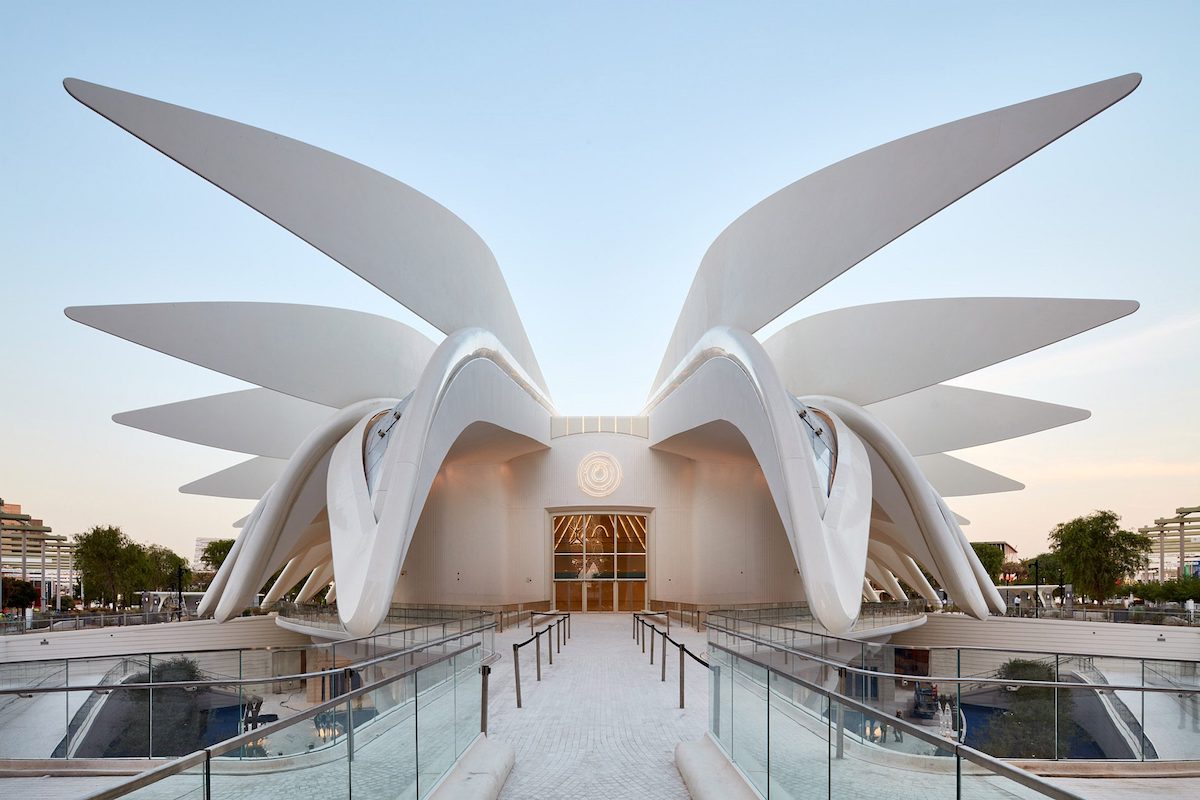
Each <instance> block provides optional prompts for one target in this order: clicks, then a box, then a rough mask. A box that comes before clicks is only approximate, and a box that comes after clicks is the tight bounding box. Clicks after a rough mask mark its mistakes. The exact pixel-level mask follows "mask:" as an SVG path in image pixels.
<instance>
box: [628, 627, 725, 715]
mask: <svg viewBox="0 0 1200 800" xmlns="http://www.w3.org/2000/svg"><path fill="white" fill-rule="evenodd" d="M656 616H660V615H658V614H637V613H635V614H634V615H633V640H634V641H635V642H637V643H638V644H640V645H641V646H642V652H643V653H644V652H646V637H647V635H649V637H650V663H651V664H653V663H654V640H655V638H656V637H658V636H662V651H661V652H662V655H661V657H660V658H659V661H660V662H662V678H661V680H662V682H663V683H666V682H667V643H668V642H670V643H671V644H673V645H675V646H676V647H677V648H679V707H680V708H683V707H684V691H683V690H684V685H685V680H684V678H685V673H686V670H685V667H686V666H687V661H686V660H685V656H691V657H692V660H694V661H695V662H696V663H697V664H699V665H700V666H702V667H704V668H705V669H708V662H707V661H706V660H705V659H704V658H703V657H701V656H698V655H696V654H695V653H693V652H692V651H691V650H689V649H688V647H687V645H685V644H684V643H683V642H677V641H675V640H674V639H672V638H671V637H670V635H669V634H668V633H667V631H669V630H670V622H671V618H670V617H669V616H668V617H667V630H662V631H660V630H659V629H658V628H657V627H655V625H654V623H652V622H647V621H646V619H645V618H646V617H656ZM647 628H648V629H649V633H648V634H647Z"/></svg>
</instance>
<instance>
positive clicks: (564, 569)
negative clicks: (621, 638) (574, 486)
mask: <svg viewBox="0 0 1200 800" xmlns="http://www.w3.org/2000/svg"><path fill="white" fill-rule="evenodd" d="M648 542H649V531H648V528H647V525H646V515H645V514H557V515H555V516H554V520H553V535H552V537H551V548H552V550H553V556H552V557H553V559H554V605H555V608H557V609H558V610H559V611H640V610H642V609H643V608H645V607H646V557H647V547H646V545H647V543H648Z"/></svg>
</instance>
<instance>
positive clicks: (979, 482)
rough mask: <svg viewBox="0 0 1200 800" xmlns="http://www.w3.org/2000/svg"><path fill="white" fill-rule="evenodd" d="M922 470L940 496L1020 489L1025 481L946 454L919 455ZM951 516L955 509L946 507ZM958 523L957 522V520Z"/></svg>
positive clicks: (919, 464) (959, 495) (918, 460)
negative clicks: (1020, 481) (1021, 481)
mask: <svg viewBox="0 0 1200 800" xmlns="http://www.w3.org/2000/svg"><path fill="white" fill-rule="evenodd" d="M917 464H918V466H920V467H921V472H923V473H925V477H926V478H928V479H929V482H930V483H931V484H932V485H933V488H934V489H936V490H937V493H938V494H940V495H941V496H942V497H966V496H968V495H973V494H992V493H994V492H1019V491H1020V490H1021V489H1024V488H1025V484H1023V483H1019V482H1017V481H1014V480H1013V479H1012V478H1006V477H1004V476H1003V475H999V474H997V473H995V472H991V471H990V470H986V469H984V468H983V467H977V466H975V465H974V464H972V463H970V462H968V461H963V460H962V459H961V458H955V457H954V456H948V455H946V454H945V453H933V454H931V455H927V456H918V457H917ZM947 512H948V513H949V514H950V518H951V519H954V512H953V511H950V510H949V509H947ZM956 526H957V523H956Z"/></svg>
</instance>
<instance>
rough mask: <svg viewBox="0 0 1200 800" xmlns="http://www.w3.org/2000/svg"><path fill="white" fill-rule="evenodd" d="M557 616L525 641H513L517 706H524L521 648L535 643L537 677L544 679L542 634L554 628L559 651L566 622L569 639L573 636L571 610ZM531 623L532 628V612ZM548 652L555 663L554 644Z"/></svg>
mask: <svg viewBox="0 0 1200 800" xmlns="http://www.w3.org/2000/svg"><path fill="white" fill-rule="evenodd" d="M533 613H535V614H540V615H541V616H543V617H544V616H549V615H547V614H545V613H543V612H540V611H537V612H533ZM557 616H558V619H556V620H555V621H554V622H551V623H550V624H549V625H547V626H546V627H545V628H543V629H542V630H540V631H538V632H537V633H535V634H533V635H532V636H530V637H529V638H528V639H526V640H525V641H523V642H514V643H513V646H512V651H513V686H514V689H515V693H516V696H517V708H523V706H522V705H521V648H522V647H524V646H525V645H527V644H529V643H530V642H533V643H534V645H533V649H534V652H535V653H536V654H537V656H536V663H537V679H538V680H539V681H540V680H541V679H542V636H543V635H545V634H549V633H550V629H551V628H554V629H555V631H556V632H557V634H558V643H557V646H558V650H559V652H562V645H563V625H564V624H565V625H566V628H567V639H568V640H569V639H570V638H571V614H570V613H569V612H566V613H562V614H557ZM529 624H530V628H531V629H532V627H533V616H532V614H531V615H530V617H529ZM547 652H548V653H549V654H550V663H551V664H553V663H554V647H553V646H552V647H548V648H547Z"/></svg>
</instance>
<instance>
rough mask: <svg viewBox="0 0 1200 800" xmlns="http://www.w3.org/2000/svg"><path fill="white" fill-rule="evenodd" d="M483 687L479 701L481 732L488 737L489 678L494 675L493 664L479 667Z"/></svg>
mask: <svg viewBox="0 0 1200 800" xmlns="http://www.w3.org/2000/svg"><path fill="white" fill-rule="evenodd" d="M479 673H480V676H481V683H482V687H481V689H480V691H481V692H482V696H481V697H480V701H479V732H480V733H482V734H483V735H484V736H487V712H488V707H487V706H488V676H489V675H491V674H492V666H491V664H482V665H480V667H479Z"/></svg>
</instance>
